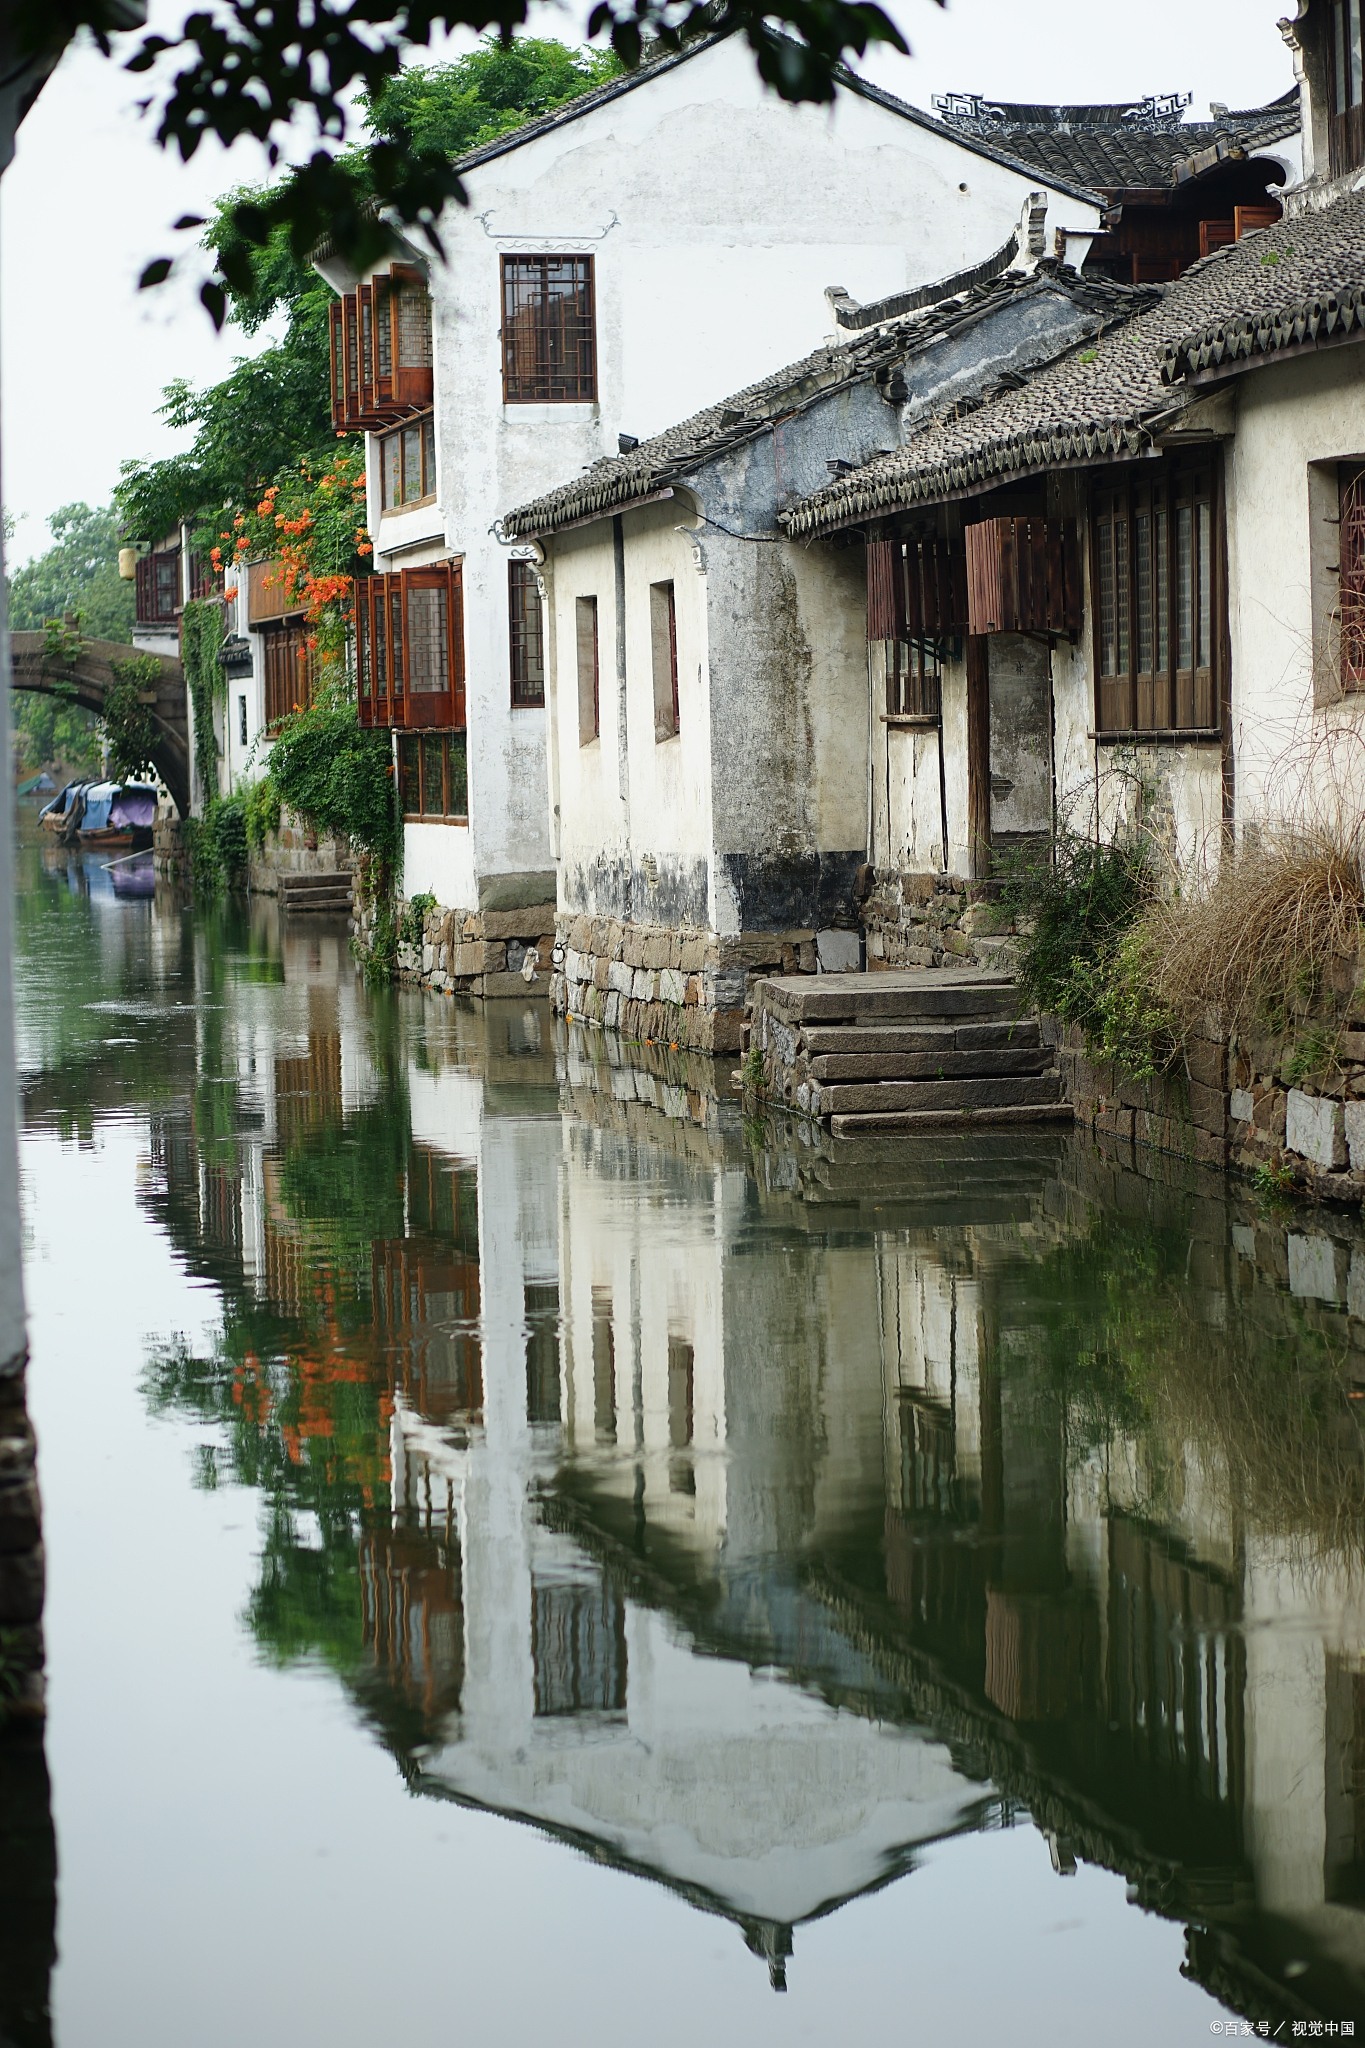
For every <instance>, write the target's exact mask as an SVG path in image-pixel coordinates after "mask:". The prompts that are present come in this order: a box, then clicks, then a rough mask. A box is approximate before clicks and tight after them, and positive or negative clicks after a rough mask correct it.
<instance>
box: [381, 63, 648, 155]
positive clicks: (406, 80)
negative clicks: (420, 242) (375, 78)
mask: <svg viewBox="0 0 1365 2048" xmlns="http://www.w3.org/2000/svg"><path fill="white" fill-rule="evenodd" d="M624 69H625V66H624V65H623V64H622V63H621V60H620V58H619V57H618V56H617V55H616V53H615V52H614V51H613V50H588V49H582V50H573V49H570V48H569V46H568V45H567V44H566V43H557V42H553V41H545V40H542V39H540V38H537V37H534V36H519V37H518V38H517V40H516V41H515V42H512V43H507V44H504V43H502V42H500V41H499V40H498V38H497V37H496V36H492V35H489V36H485V37H484V39H483V41H482V42H481V43H480V44H479V47H478V48H477V50H471V51H470V53H469V55H468V56H467V57H461V58H460V60H459V62H458V63H455V64H437V65H420V64H414V65H410V66H408V67H407V68H405V69H404V70H402V71H400V72H399V73H398V75H397V77H396V78H391V79H389V80H388V81H387V82H386V83H385V85H384V86H383V88H382V89H381V91H379V92H378V93H376V94H375V95H374V97H373V98H372V99H371V100H369V101H368V102H367V105H366V117H367V120H368V124H369V127H370V129H371V131H372V132H373V134H374V135H375V136H376V137H388V138H389V139H391V140H394V141H403V140H406V141H408V142H409V143H410V144H411V146H412V147H414V148H416V149H419V150H439V151H440V152H441V153H442V154H443V155H445V156H451V157H455V156H462V155H463V154H464V152H465V151H466V150H470V149H479V148H481V147H482V145H483V144H484V143H485V142H492V141H494V140H495V139H496V138H497V137H498V136H499V135H506V134H507V133H508V131H509V130H510V129H512V128H520V127H521V126H522V124H523V123H524V122H526V121H534V120H535V119H537V117H538V116H539V115H541V114H547V113H549V112H550V111H551V109H552V108H554V107H559V106H563V105H564V104H565V102H566V101H568V100H572V99H576V98H577V97H578V95H579V94H580V93H583V92H587V91H589V90H590V89H591V88H592V87H593V86H595V85H604V84H605V83H606V82H607V80H608V79H611V78H617V77H619V76H620V74H621V73H622V71H623V70H624Z"/></svg>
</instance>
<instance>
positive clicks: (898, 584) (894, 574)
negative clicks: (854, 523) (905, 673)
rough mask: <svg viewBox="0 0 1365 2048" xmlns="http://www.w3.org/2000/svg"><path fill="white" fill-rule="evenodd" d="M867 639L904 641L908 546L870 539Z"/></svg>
mask: <svg viewBox="0 0 1365 2048" xmlns="http://www.w3.org/2000/svg"><path fill="white" fill-rule="evenodd" d="M867 637H868V639H869V640H903V639H904V638H905V543H904V541H899V540H870V541H869V542H868V544H867Z"/></svg>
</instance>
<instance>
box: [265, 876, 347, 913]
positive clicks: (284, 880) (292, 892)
mask: <svg viewBox="0 0 1365 2048" xmlns="http://www.w3.org/2000/svg"><path fill="white" fill-rule="evenodd" d="M352 880H353V877H352V876H350V875H348V874H345V873H341V872H338V873H335V874H330V875H308V874H299V875H290V874H282V875H281V876H280V903H281V906H282V907H283V908H284V909H285V910H342V911H346V910H349V909H350V907H351V884H352Z"/></svg>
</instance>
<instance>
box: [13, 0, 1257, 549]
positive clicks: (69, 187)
mask: <svg viewBox="0 0 1365 2048" xmlns="http://www.w3.org/2000/svg"><path fill="white" fill-rule="evenodd" d="M189 4H190V0H153V6H152V8H151V10H150V11H151V16H152V20H153V23H154V25H155V26H157V27H159V28H160V29H161V30H162V31H163V33H165V32H168V31H170V32H173V28H174V24H175V23H176V22H177V21H178V20H179V19H182V18H183V16H184V14H185V13H186V12H188V11H189ZM1284 5H1285V0H1197V4H1196V0H1144V4H1143V5H1142V6H1141V7H1133V8H1110V9H1097V8H1095V7H1094V6H1093V5H1091V4H1089V0H1029V4H1028V5H1027V6H1024V5H1021V4H1020V0H953V4H952V5H951V6H950V7H949V8H947V9H944V10H940V9H939V8H938V7H936V6H933V5H930V4H928V0H890V11H891V12H892V13H893V14H894V15H895V16H896V18H897V20H898V21H900V23H901V25H902V27H903V28H904V30H905V33H906V35H907V38H908V39H909V41H910V42H911V44H912V46H913V50H914V54H913V56H912V57H911V58H909V59H908V60H907V59H904V58H901V57H897V56H894V55H885V56H881V57H879V58H876V59H874V60H872V61H870V62H869V63H868V65H867V66H866V69H867V70H868V72H869V74H870V75H871V76H872V77H874V78H875V79H876V80H877V82H878V83H879V84H881V85H883V86H885V87H886V88H887V89H888V90H889V91H892V92H895V93H898V94H899V95H900V97H901V98H903V99H906V100H910V101H913V102H914V103H915V104H916V105H918V106H923V107H928V106H929V103H930V95H931V94H932V93H935V92H943V91H947V90H953V89H956V90H958V91H969V92H984V93H986V94H988V95H991V96H993V97H996V98H1000V99H1010V100H1037V101H1044V102H1053V103H1055V102H1061V101H1073V102H1075V101H1086V100H1107V99H1135V98H1138V97H1141V96H1142V95H1144V94H1147V93H1154V92H1155V93H1165V92H1176V91H1179V92H1192V93H1193V95H1194V105H1193V107H1192V108H1191V110H1190V111H1191V113H1192V114H1193V115H1194V116H1195V117H1196V118H1201V119H1202V118H1206V117H1207V111H1208V102H1209V101H1210V99H1217V100H1222V101H1224V102H1225V103H1226V104H1227V105H1229V106H1233V107H1238V106H1255V105H1257V104H1258V103H1260V102H1261V101H1264V100H1267V99H1272V98H1274V97H1275V96H1276V95H1277V94H1279V93H1281V92H1283V91H1285V89H1286V88H1287V87H1288V86H1289V85H1291V84H1292V83H1293V72H1292V67H1291V64H1290V60H1289V53H1288V51H1287V50H1286V49H1285V46H1284V44H1283V42H1282V41H1281V39H1280V36H1279V33H1278V31H1277V29H1276V27H1275V23H1276V19H1277V18H1278V16H1279V15H1280V14H1281V13H1283V12H1284ZM588 11H589V8H588V4H587V0H583V5H582V7H581V9H567V8H563V7H559V8H550V7H545V8H543V9H540V10H538V12H537V16H536V18H535V20H534V22H533V24H532V25H533V28H534V29H535V30H536V31H537V32H538V33H541V34H557V35H560V36H563V37H564V38H565V39H566V40H573V39H574V29H575V24H576V22H577V21H578V20H579V19H585V18H586V16H587V13H588ZM423 54H425V53H421V52H419V53H418V55H419V57H420V56H422V55H423ZM146 90H147V86H146V81H145V80H142V79H135V78H130V77H128V76H127V75H126V74H125V73H123V72H121V71H120V70H119V69H118V68H117V67H116V65H114V64H112V63H110V62H109V61H108V60H107V59H105V58H103V57H101V56H100V55H99V54H98V52H96V51H94V50H93V49H75V50H72V51H70V52H68V54H67V56H66V57H65V58H64V60H63V62H62V64H61V65H60V66H59V68H58V70H57V72H56V74H55V76H54V77H53V78H52V79H51V80H50V82H49V83H48V85H47V87H46V89H45V91H44V92H43V94H42V96H41V98H40V99H39V101H38V103H37V105H36V107H35V108H34V110H33V112H32V113H31V114H30V115H29V117H28V120H27V121H26V122H25V123H24V126H23V127H22V128H21V130H20V132H19V145H18V151H17V154H16V157H15V161H14V164H13V165H12V167H11V169H10V170H9V172H8V173H7V175H6V177H5V179H4V183H3V187H0V194H2V196H0V361H2V363H3V385H2V386H0V392H2V399H0V424H2V426H3V448H4V497H5V502H6V504H7V505H8V506H9V508H10V510H11V511H12V512H13V513H14V514H15V515H16V517H17V518H18V519H19V521H20V524H19V528H18V533H17V535H16V539H15V546H14V550H13V559H14V560H15V561H21V560H23V559H24V558H25V557H26V556H27V555H29V554H32V553H34V552H36V551H40V550H41V549H42V548H43V547H44V546H46V545H47V541H48V534H47V529H46V525H45V521H46V518H47V516H48V514H49V513H51V512H52V511H53V510H54V509H55V508H56V507H57V506H58V505H62V504H66V503H69V502H70V501H71V500H72V499H77V498H83V499H85V500H87V501H88V502H89V503H91V504H98V503H102V502H105V501H106V500H107V499H108V496H109V494H110V492H111V490H112V488H113V485H114V482H115V480H116V478H117V475H118V466H119V461H120V458H121V457H124V456H132V457H145V456H153V455H162V454H168V453H170V452H171V451H172V448H173V446H174V445H175V439H174V437H173V436H172V435H171V434H170V433H169V431H168V430H167V428H166V426H165V424H164V422H162V421H161V420H159V419H158V418H157V417H156V408H157V406H158V404H159V403H160V397H161V391H162V388H163V386H164V385H166V384H167V383H168V382H169V381H170V380H171V378H173V377H187V378H189V379H190V381H191V382H193V383H204V382H208V381H210V380H212V379H213V378H216V377H220V376H222V375H223V374H224V373H225V371H226V370H227V369H228V367H229V365H230V363H231V359H232V357H233V356H234V355H236V354H241V353H243V352H245V351H246V349H247V347H248V344H246V343H245V342H244V340H243V337H242V336H241V335H240V334H238V333H236V332H235V331H234V330H232V329H226V330H225V331H224V334H223V335H222V336H216V335H215V334H214V332H213V329H212V327H211V325H210V323H209V320H208V318H207V316H206V315H205V313H204V312H203V311H202V309H201V308H200V306H199V305H198V302H197V299H196V298H195V297H194V295H193V291H192V290H191V289H190V288H189V287H188V286H186V287H185V288H178V287H177V286H176V285H174V284H172V285H170V286H166V287H162V288H161V289H160V290H158V291H154V292H149V293H143V294H141V295H139V294H138V292H137V291H136V289H135V287H136V282H137V277H138V274H139V272H140V271H141V269H142V266H143V264H144V263H145V262H147V261H148V260H149V259H150V258H151V257H153V256H159V255H164V254H171V253H174V251H175V250H176V249H177V248H178V247H179V246H180V245H181V244H182V243H184V242H185V241H187V240H188V239H189V238H188V237H185V236H178V237H177V236H172V235H171V234H170V232H169V229H170V225H171V223H172V221H174V220H175V219H176V218H177V217H178V216H179V215H180V214H182V213H203V212H205V211H206V210H207V206H206V202H207V200H208V199H209V198H210V197H211V196H212V195H213V194H214V193H216V192H219V191H222V190H224V189H226V188H227V187H228V186H230V185H233V184H236V183H240V182H244V181H247V180H255V179H257V178H259V177H260V176H261V174H262V170H263V159H262V158H261V155H260V153H259V151H258V150H257V149H256V147H255V145H254V144H246V145H243V146H241V147H240V148H239V149H238V150H237V151H236V152H235V153H234V154H233V156H232V157H231V158H227V157H225V156H224V153H223V152H222V151H221V150H219V149H218V148H217V147H216V145H212V144H206V145H205V146H204V147H203V148H202V149H201V150H200V153H199V156H198V157H197V158H196V159H195V161H194V162H193V163H192V164H190V165H188V166H186V165H182V164H181V163H180V161H179V159H178V158H177V157H175V156H173V155H170V154H167V153H165V152H163V151H161V150H159V149H158V148H157V147H156V146H155V144H154V143H153V141H152V139H151V128H150V126H149V124H148V123H147V122H146V121H144V120H142V119H141V118H140V117H139V115H138V113H137V111H136V101H137V99H138V98H139V97H140V96H142V95H144V94H145V92H146Z"/></svg>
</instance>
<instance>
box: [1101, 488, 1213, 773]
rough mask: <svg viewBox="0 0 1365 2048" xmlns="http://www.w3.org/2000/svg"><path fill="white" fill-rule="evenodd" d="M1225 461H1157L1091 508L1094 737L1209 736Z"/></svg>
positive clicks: (1102, 494)
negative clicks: (1220, 486) (1097, 734)
mask: <svg viewBox="0 0 1365 2048" xmlns="http://www.w3.org/2000/svg"><path fill="white" fill-rule="evenodd" d="M1221 519H1222V509H1221V495H1220V492H1219V489H1218V457H1217V455H1216V453H1215V452H1214V451H1210V453H1209V456H1208V457H1207V459H1206V460H1204V461H1201V462H1198V463H1193V462H1190V461H1188V460H1185V461H1181V462H1163V463H1159V464H1158V463H1153V464H1151V465H1150V467H1148V466H1146V465H1144V467H1143V468H1142V469H1141V470H1140V471H1136V472H1134V473H1133V474H1132V475H1131V476H1130V477H1129V478H1128V480H1127V481H1125V482H1124V483H1123V484H1122V485H1120V486H1119V487H1118V488H1117V489H1105V490H1101V491H1097V492H1096V493H1095V495H1094V497H1093V499H1092V501H1091V526H1092V549H1093V553H1092V572H1091V573H1092V577H1093V584H1092V588H1093V590H1094V593H1095V597H1094V636H1095V669H1096V681H1097V689H1096V698H1097V708H1096V719H1097V730H1098V731H1099V732H1101V733H1106V734H1119V733H1139V732H1147V733H1154V732H1212V731H1214V730H1215V729H1216V728H1217V726H1218V722H1219V711H1218V703H1219V685H1220V682H1221V666H1222V662H1223V659H1224V657H1223V654H1222V652H1221V649H1222V646H1223V641H1224V632H1223V621H1224V617H1225V609H1224V607H1225V599H1224V596H1223V593H1222V589H1221V584H1220V571H1219V563H1220V560H1221V545H1220V531H1221V529H1220V524H1219V522H1221Z"/></svg>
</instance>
